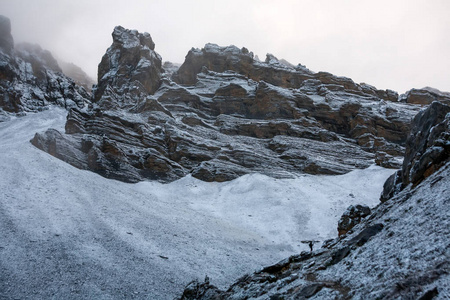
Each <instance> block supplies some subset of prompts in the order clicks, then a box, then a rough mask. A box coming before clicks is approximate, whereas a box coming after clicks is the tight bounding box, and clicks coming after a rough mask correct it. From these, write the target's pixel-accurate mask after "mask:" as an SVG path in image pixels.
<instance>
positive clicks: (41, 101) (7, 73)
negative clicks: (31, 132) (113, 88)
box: [0, 16, 90, 113]
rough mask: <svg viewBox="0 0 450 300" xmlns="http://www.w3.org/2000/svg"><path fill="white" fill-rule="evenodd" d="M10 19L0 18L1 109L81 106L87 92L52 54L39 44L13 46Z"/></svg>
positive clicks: (20, 109)
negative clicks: (62, 68) (71, 77)
mask: <svg viewBox="0 0 450 300" xmlns="http://www.w3.org/2000/svg"><path fill="white" fill-rule="evenodd" d="M10 31H11V26H10V22H9V19H8V18H6V17H3V16H1V17H0V40H1V41H0V43H1V45H0V46H1V47H0V108H2V109H3V110H4V111H6V112H8V113H23V112H28V111H33V112H35V111H40V110H43V109H46V108H47V107H48V106H49V105H51V104H56V105H59V106H62V107H65V108H71V107H77V108H83V107H84V106H86V104H87V103H89V99H90V95H89V94H88V92H87V91H86V90H85V89H84V88H82V87H80V86H78V85H77V84H76V83H75V82H74V81H73V80H72V79H70V78H69V77H67V76H65V75H64V74H62V73H61V68H60V67H59V65H58V63H57V61H56V60H55V59H54V58H53V56H52V54H51V53H50V52H49V51H47V50H43V49H42V48H41V47H40V46H38V45H31V44H25V43H24V44H19V45H17V46H16V47H15V48H14V43H13V40H12V37H11V33H10Z"/></svg>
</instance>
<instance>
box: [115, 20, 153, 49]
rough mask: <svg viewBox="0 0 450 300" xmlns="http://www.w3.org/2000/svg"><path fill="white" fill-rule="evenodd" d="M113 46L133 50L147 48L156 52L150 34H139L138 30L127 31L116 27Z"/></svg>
mask: <svg viewBox="0 0 450 300" xmlns="http://www.w3.org/2000/svg"><path fill="white" fill-rule="evenodd" d="M112 37H113V45H116V46H119V47H123V48H133V47H139V46H140V45H142V46H147V47H148V48H149V49H150V50H155V43H154V42H153V40H152V37H151V36H150V34H149V33H147V32H144V33H139V32H138V31H137V30H130V29H125V28H123V27H122V26H116V27H115V28H114V31H113V33H112Z"/></svg>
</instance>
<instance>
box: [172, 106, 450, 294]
mask: <svg viewBox="0 0 450 300" xmlns="http://www.w3.org/2000/svg"><path fill="white" fill-rule="evenodd" d="M449 118H450V113H449V106H447V105H445V104H442V103H440V102H433V103H432V104H431V105H430V106H429V107H428V108H427V109H426V110H423V111H421V112H420V113H419V114H418V115H417V116H416V117H415V118H414V122H413V126H412V130H411V134H410V136H409V138H408V141H407V144H406V157H405V163H404V165H403V168H402V170H401V172H400V173H403V175H404V176H403V177H402V176H399V174H398V173H396V174H395V175H394V176H393V177H391V178H390V179H388V181H387V182H386V185H385V186H389V185H393V186H396V185H397V187H398V184H400V188H396V189H393V190H391V191H390V193H386V194H385V199H384V201H383V202H382V203H381V204H380V205H379V206H377V207H376V208H374V209H373V210H372V213H371V214H370V215H369V216H367V217H366V218H364V219H361V220H360V221H361V222H360V223H359V224H357V225H356V226H354V227H353V229H352V230H351V231H348V232H347V234H346V235H342V236H341V237H340V238H336V239H334V240H328V241H325V242H324V244H323V246H322V248H321V249H319V250H316V251H313V252H312V253H309V252H302V253H301V254H299V255H293V256H291V257H289V258H286V259H284V260H282V261H280V262H279V263H277V264H275V265H271V266H268V267H266V268H263V269H262V270H260V271H258V272H255V273H254V274H250V275H245V276H243V277H242V278H240V279H238V280H237V281H236V282H235V283H234V284H233V285H231V286H230V287H229V288H228V289H227V290H220V289H218V288H217V287H215V286H214V285H212V284H211V283H210V282H209V280H208V282H199V281H193V282H191V283H190V284H189V285H188V286H186V288H185V290H184V292H183V294H182V295H181V297H180V298H179V299H204V300H206V299H306V298H308V299H435V297H436V299H441V298H442V299H445V298H447V297H446V296H447V295H449V294H450V285H449V282H450V274H449V267H450V262H449V255H450V253H449V248H448V241H449V240H450V232H449V230H448V228H449V226H450V220H449V218H448V211H449V210H448V207H449V204H450V203H449V201H450V190H449V189H448V187H449V186H450V160H449V151H448V146H449V145H450V143H449V134H450V126H449V125H450V123H449V120H450V119H449ZM400 175H401V174H400ZM402 182H403V184H404V185H405V184H406V186H404V187H403V190H402V189H401V184H402ZM385 192H386V191H385ZM388 194H389V195H388ZM367 213H369V212H368V211H366V209H364V208H361V209H357V207H350V208H349V210H348V211H347V212H346V213H345V214H344V216H343V218H342V219H341V221H340V222H339V227H340V228H344V227H345V228H348V227H347V225H348V224H350V223H352V221H351V219H352V218H351V216H355V218H356V219H358V220H359V219H360V216H361V217H362V216H363V215H366V214H367ZM211 280H213V279H211Z"/></svg>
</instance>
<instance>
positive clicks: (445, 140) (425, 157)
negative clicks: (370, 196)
mask: <svg viewBox="0 0 450 300" xmlns="http://www.w3.org/2000/svg"><path fill="white" fill-rule="evenodd" d="M406 146H407V148H406V153H405V159H404V161H403V168H402V170H400V171H398V172H396V173H395V174H393V175H392V176H391V177H390V178H389V179H388V181H386V183H385V185H384V189H383V193H382V195H381V200H382V201H387V200H389V199H390V198H391V197H392V196H393V195H395V194H396V193H398V192H399V191H400V190H402V189H403V188H405V187H407V186H408V185H410V184H412V185H413V186H416V185H418V184H419V183H420V182H422V181H423V180H424V179H425V178H427V177H428V176H430V175H431V174H433V173H434V172H436V171H437V170H439V169H440V168H441V167H442V166H443V165H445V164H446V163H448V161H449V160H450V106H449V105H446V104H444V103H441V102H438V101H435V102H433V103H432V104H431V105H430V106H429V107H428V108H427V109H425V110H422V111H420V112H419V113H418V114H417V115H416V116H415V117H414V120H413V122H412V128H411V134H410V135H409V137H408V140H407V141H406Z"/></svg>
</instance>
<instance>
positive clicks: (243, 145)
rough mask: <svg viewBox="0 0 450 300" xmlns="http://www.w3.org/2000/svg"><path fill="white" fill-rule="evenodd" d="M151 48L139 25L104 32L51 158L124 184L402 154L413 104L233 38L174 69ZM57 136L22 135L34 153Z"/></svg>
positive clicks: (365, 161) (335, 169) (346, 163)
mask: <svg viewBox="0 0 450 300" xmlns="http://www.w3.org/2000/svg"><path fill="white" fill-rule="evenodd" d="M154 47H155V45H154V43H153V41H152V39H151V37H150V35H149V34H146V33H144V34H142V33H139V32H137V31H135V30H127V29H124V28H122V27H116V28H115V29H114V32H113V44H112V45H111V47H110V48H109V49H108V50H107V51H106V54H105V55H104V56H103V59H102V62H101V63H100V65H99V76H98V77H99V78H98V79H99V81H98V87H97V88H96V89H94V100H93V105H92V106H91V107H90V109H89V110H88V111H80V110H77V109H74V110H72V111H71V112H70V114H69V115H68V118H67V124H66V135H67V136H64V137H63V138H64V140H65V141H66V142H67V143H68V144H67V145H69V144H70V147H73V148H74V150H73V151H68V152H63V151H59V152H58V147H56V151H57V152H58V154H56V156H57V157H59V158H61V159H63V160H65V161H67V162H70V163H71V164H73V165H74V166H76V167H79V168H83V169H89V170H92V171H94V172H97V173H99V174H101V175H103V176H106V177H110V178H116V179H120V180H123V181H127V182H135V181H139V180H144V179H153V180H160V181H163V182H167V181H172V180H175V179H177V178H180V177H182V176H185V175H187V174H192V176H194V177H196V178H199V179H202V180H205V181H227V180H232V179H234V178H237V177H239V176H241V175H244V174H248V173H252V172H259V173H263V174H266V175H269V176H274V177H280V178H282V177H291V176H292V174H295V173H309V174H343V173H346V172H349V171H351V170H353V169H355V168H365V167H368V166H369V165H371V164H372V163H373V159H374V157H375V154H376V153H378V152H383V153H386V157H388V156H389V157H393V156H396V157H398V156H401V155H403V151H404V147H403V145H404V143H405V141H406V136H407V132H408V131H409V123H410V120H411V119H412V117H413V115H415V114H416V112H417V111H418V109H419V108H420V106H418V105H411V104H406V103H394V102H392V101H385V100H383V99H382V98H380V97H379V96H378V94H380V93H381V92H378V91H377V90H376V89H375V88H373V87H371V86H369V85H361V86H360V85H358V84H355V83H354V82H353V81H352V80H351V79H349V78H345V77H337V76H334V75H332V74H329V73H324V72H321V73H313V72H311V71H309V70H308V69H306V68H305V67H304V66H301V65H299V66H295V67H294V66H292V65H290V64H289V63H287V62H285V61H282V60H278V59H276V58H275V57H274V56H273V55H268V56H267V59H266V61H265V62H260V61H258V60H255V59H254V58H253V54H252V53H251V52H249V51H248V50H247V49H245V48H243V49H238V48H236V47H234V46H229V47H219V46H217V45H213V44H208V45H206V46H205V48H204V49H202V50H198V49H192V50H191V51H190V52H189V53H188V55H187V57H186V61H185V62H184V63H183V65H181V67H179V69H178V70H177V71H176V69H177V68H176V66H175V65H173V64H166V65H165V69H163V68H161V58H160V56H159V55H158V54H157V53H156V52H154V50H153V49H154ZM171 78H173V80H172V79H171ZM377 93H378V94H377ZM381 94H383V93H381ZM381 94H380V95H381ZM388 94H389V97H391V96H392V95H391V94H392V93H390V92H386V93H384V94H383V95H388ZM383 97H384V96H383ZM57 138H58V136H57V135H55V134H53V133H52V134H46V133H38V134H37V135H36V137H35V138H34V139H33V141H32V143H33V144H34V145H36V146H38V147H39V148H41V149H44V150H45V149H48V147H47V146H46V144H57V143H56V142H55V139H57ZM87 140H89V142H86V141H87ZM38 141H39V142H38ZM46 141H47V142H46ZM66 142H65V143H66ZM325 152H326V155H323V154H324V153H325ZM68 153H71V154H68ZM73 153H79V155H78V156H77V157H76V159H74V158H73V157H71V155H73ZM380 164H387V162H386V160H385V161H382V162H380Z"/></svg>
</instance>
